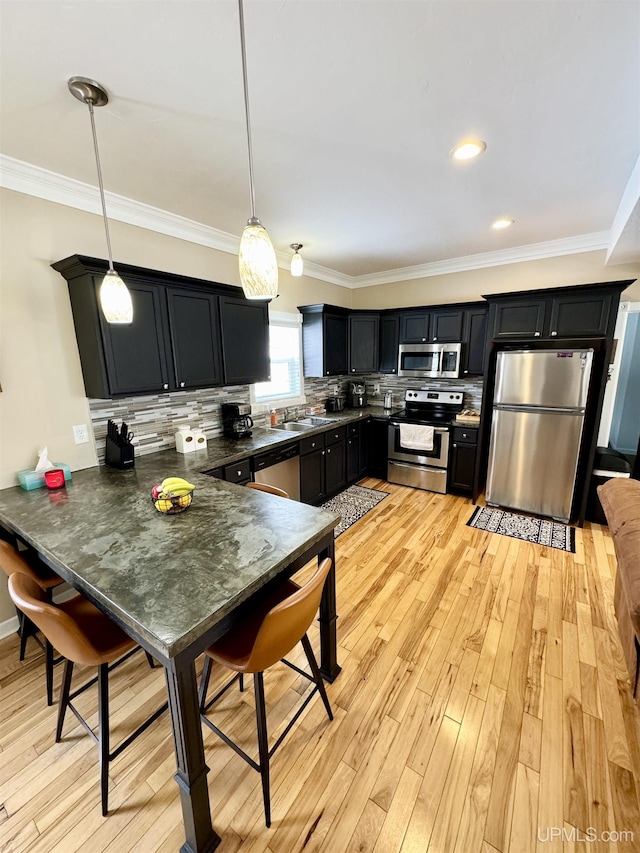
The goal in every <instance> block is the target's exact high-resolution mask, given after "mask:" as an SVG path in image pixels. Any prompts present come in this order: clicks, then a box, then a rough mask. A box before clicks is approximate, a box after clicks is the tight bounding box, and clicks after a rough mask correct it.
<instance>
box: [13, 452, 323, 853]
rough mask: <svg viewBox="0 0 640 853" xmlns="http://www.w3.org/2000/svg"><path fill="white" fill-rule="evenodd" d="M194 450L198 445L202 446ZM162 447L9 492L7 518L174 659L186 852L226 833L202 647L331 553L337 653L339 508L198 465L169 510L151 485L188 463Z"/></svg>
mask: <svg viewBox="0 0 640 853" xmlns="http://www.w3.org/2000/svg"><path fill="white" fill-rule="evenodd" d="M192 455H194V454H192ZM169 457H170V458H171V460H175V461H178V460H176V457H179V454H175V453H170V454H169V453H159V454H154V455H151V456H146V457H144V456H143V457H140V458H139V459H137V460H136V467H135V468H134V469H132V470H128V471H118V470H114V469H111V468H105V467H100V468H90V469H86V470H84V471H78V472H75V473H74V474H73V482H71V483H69V484H68V486H67V487H66V488H64V489H60V490H58V491H51V492H50V491H48V490H47V489H38V490H35V491H31V492H26V491H24V490H23V489H21V488H19V487H16V488H12V489H5V490H3V491H1V492H0V526H2V528H3V529H4V531H5V532H6V534H7V535H8V537H9V538H16V539H18V540H21V541H22V542H24V543H25V544H26V545H28V546H30V547H32V548H33V549H34V550H35V551H36V552H37V553H38V554H39V555H40V558H41V559H42V561H43V562H44V563H46V565H48V566H50V567H51V568H52V569H53V570H54V571H56V572H57V573H58V574H59V575H60V576H61V577H63V578H64V579H65V580H66V581H68V582H69V583H70V584H71V585H72V586H74V587H75V588H76V589H78V590H79V591H81V592H82V593H83V594H84V595H86V596H87V597H88V598H89V599H90V600H91V601H93V602H94V604H96V606H97V607H99V608H100V609H101V610H103V611H104V612H105V613H107V614H108V615H109V616H110V617H112V618H113V619H114V620H115V621H116V622H117V623H118V624H119V625H120V626H121V627H122V628H123V630H124V631H126V633H127V634H129V635H130V636H131V637H133V638H134V639H135V640H136V641H137V642H139V643H140V645H141V646H143V648H145V649H146V650H147V651H149V652H150V653H151V654H152V655H153V656H154V657H155V658H157V659H158V660H159V661H160V662H161V663H162V665H163V666H164V668H165V673H166V679H167V689H168V693H169V705H170V709H171V720H172V726H173V734H174V745H175V750H176V759H177V766H178V769H177V774H176V781H177V783H178V786H179V789H180V797H181V802H182V812H183V821H184V827H185V836H186V840H185V843H184V845H183V846H182V848H181V850H182V851H183V853H205V851H206V853H208V851H212V850H214V849H215V847H216V846H217V845H218V843H219V837H218V835H217V834H216V833H215V832H214V830H213V828H212V823H211V815H210V811H209V797H208V791H207V781H206V775H207V772H208V770H207V767H206V765H205V760H204V747H203V740H202V731H201V725H200V717H199V711H198V702H197V690H196V674H195V659H196V658H197V657H198V655H200V654H201V653H202V652H203V651H204V649H205V648H207V647H208V646H209V645H210V644H211V643H212V642H213V641H214V640H215V639H217V638H218V637H219V636H221V634H223V633H224V632H225V631H226V630H227V629H228V627H229V626H230V625H231V624H233V621H234V620H236V619H239V618H242V611H243V605H244V604H245V603H246V602H248V601H250V600H251V599H252V597H254V596H260V595H261V594H264V592H265V591H266V590H267V589H268V587H269V585H270V584H271V583H277V582H278V581H279V579H281V578H283V577H287V576H289V575H291V574H293V573H294V572H296V571H297V570H298V569H300V568H301V567H302V566H304V565H305V564H306V563H307V562H309V561H310V560H311V559H313V558H315V557H317V558H318V559H323V558H324V557H327V556H328V557H331V558H332V560H333V561H334V567H333V569H332V571H331V572H330V574H329V576H328V577H327V581H326V583H325V588H324V591H323V597H322V603H321V607H320V635H321V654H320V657H321V670H322V673H323V675H324V676H325V678H327V679H328V680H333V679H334V678H335V677H336V675H337V674H338V672H339V671H340V667H339V666H338V663H337V657H336V603H335V549H334V538H333V530H334V527H335V526H336V524H337V523H338V521H339V516H336V515H335V514H334V513H330V512H327V511H325V510H320V509H316V508H313V507H310V506H306V505H305V504H300V503H297V502H295V501H289V500H285V499H282V498H277V497H274V496H272V495H267V494H263V493H260V492H257V491H254V490H252V489H246V488H244V487H241V486H236V485H234V484H232V483H227V482H224V481H220V480H216V479H213V478H211V477H207V476H205V475H201V474H198V473H196V472H192V473H190V475H189V476H190V479H191V480H192V482H193V483H194V485H195V486H196V490H195V492H194V499H193V504H192V505H191V507H190V508H189V509H188V510H187V511H186V512H183V513H180V514H178V515H174V516H167V515H162V514H161V513H158V512H157V511H156V510H155V509H154V506H153V503H152V500H151V496H150V489H151V487H152V486H153V485H154V483H157V482H159V481H161V480H162V479H164V477H167V476H171V475H172V474H176V473H183V471H181V470H180V469H181V466H179V465H176V467H175V468H173V467H171V466H169V465H168V462H169Z"/></svg>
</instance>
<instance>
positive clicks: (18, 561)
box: [0, 541, 64, 705]
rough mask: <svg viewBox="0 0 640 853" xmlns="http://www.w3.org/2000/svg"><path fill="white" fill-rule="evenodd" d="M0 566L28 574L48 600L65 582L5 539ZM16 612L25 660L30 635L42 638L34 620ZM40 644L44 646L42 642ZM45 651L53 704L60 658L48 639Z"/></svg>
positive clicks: (49, 697)
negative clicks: (37, 633)
mask: <svg viewBox="0 0 640 853" xmlns="http://www.w3.org/2000/svg"><path fill="white" fill-rule="evenodd" d="M0 568H2V570H3V572H4V573H5V574H6V576H7V577H11V575H12V574H14V572H19V573H20V574H23V575H26V576H27V577H29V578H31V579H32V580H34V581H35V582H36V583H37V584H38V586H40V587H41V588H42V589H43V590H44V591H45V595H46V599H47V601H51V600H52V595H53V590H54V589H55V587H57V586H60V584H62V583H64V581H63V579H62V578H61V577H59V576H58V575H56V574H55V572H52V571H51V570H49V569H47V568H46V567H45V566H42V569H40V568H38V570H37V571H36V569H35V568H34V567H33V566H32V565H31V563H29V562H28V561H27V560H26V559H25V558H24V557H23V556H22V555H21V554H20V553H19V551H17V550H16V549H15V548H14V547H13V545H10V544H9V543H8V542H4V541H0ZM16 612H17V614H18V623H19V626H20V627H19V629H18V632H19V634H20V660H24V655H25V652H26V648H27V640H28V639H29V637H34V639H35V640H37V641H38V643H40V640H39V639H38V637H37V636H36V633H35V632H36V626H35V625H34V624H33V622H32V621H31V620H30V619H29V618H28V617H27V616H25V615H24V613H23V612H22V611H21V610H19V609H18V608H16ZM40 645H41V646H42V644H41V643H40ZM44 651H45V673H46V680H47V705H53V665H54V663H58V660H54V657H53V648H52V646H51V643H50V642H49V641H48V640H46V639H45V645H44Z"/></svg>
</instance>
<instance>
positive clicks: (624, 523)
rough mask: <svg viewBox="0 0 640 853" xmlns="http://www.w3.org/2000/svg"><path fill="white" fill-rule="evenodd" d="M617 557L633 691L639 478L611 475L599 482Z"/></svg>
mask: <svg viewBox="0 0 640 853" xmlns="http://www.w3.org/2000/svg"><path fill="white" fill-rule="evenodd" d="M598 496H599V498H600V503H601V504H602V508H603V509H604V514H605V516H606V518H607V522H608V524H609V531H610V532H611V536H612V537H613V544H614V547H615V550H616V558H617V561H618V573H617V575H616V586H615V595H614V601H613V603H614V608H615V612H616V617H617V619H618V629H619V631H620V639H621V641H622V648H623V650H624V656H625V660H626V662H627V667H628V669H629V673H630V675H631V682H632V684H633V695H634V696H635V698H636V702H638V701H639V700H640V696H638V669H639V667H640V480H630V479H624V478H614V479H612V480H608V481H607V482H606V483H604V484H603V485H602V486H598Z"/></svg>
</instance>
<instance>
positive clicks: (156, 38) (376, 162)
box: [0, 0, 640, 276]
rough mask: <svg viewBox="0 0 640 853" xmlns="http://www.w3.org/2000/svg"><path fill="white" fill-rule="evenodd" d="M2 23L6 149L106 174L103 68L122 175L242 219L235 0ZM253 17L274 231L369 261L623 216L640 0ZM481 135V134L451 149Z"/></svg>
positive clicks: (601, 228) (148, 1)
mask: <svg viewBox="0 0 640 853" xmlns="http://www.w3.org/2000/svg"><path fill="white" fill-rule="evenodd" d="M0 27H1V33H0V38H1V41H0V48H1V52H0V73H1V81H2V83H1V87H2V88H1V98H0V122H1V124H0V129H1V132H0V153H2V154H3V155H7V156H8V157H11V158H16V159H17V160H20V161H24V162H25V163H28V164H33V165H35V166H38V167H41V168H43V169H46V170H50V171H52V172H54V173H57V174H59V175H64V176H67V177H70V178H73V179H76V180H78V181H83V182H87V183H89V184H92V185H95V184H96V177H95V161H94V157H93V148H92V143H91V135H90V124H89V116H88V111H87V109H86V108H85V107H83V106H82V105H81V104H80V103H79V102H78V101H76V100H75V99H74V98H72V96H71V95H70V94H69V92H68V90H67V79H68V78H69V77H72V76H74V75H81V76H86V77H90V78H93V79H95V80H98V81H100V82H101V83H102V84H103V85H104V86H105V87H106V88H107V89H108V91H109V93H110V96H111V101H110V103H109V105H108V106H106V107H103V108H101V109H99V110H96V123H97V130H98V140H99V144H100V154H101V160H102V167H103V173H104V182H105V187H106V189H107V190H108V191H110V192H111V193H117V194H120V195H122V196H125V197H127V198H129V199H133V200H135V201H137V202H142V203H144V204H146V205H151V206H152V207H155V208H159V209H161V210H164V211H168V212H170V213H173V214H177V215H179V216H182V217H186V218H187V219H189V220H193V221H195V222H197V223H201V224H203V225H205V226H209V227H211V228H214V229H219V230H220V231H223V232H228V233H229V234H232V235H239V234H240V233H241V231H242V228H243V226H244V224H245V221H246V219H247V217H248V216H249V213H250V205H249V191H248V172H247V151H246V138H245V128H244V106H243V95H242V76H241V60H240V42H239V29H238V9H237V3H236V2H235V0H199V2H195V1H194V0H170V2H161V0H126V2H120V0H103V2H98V0H84V2H78V1H77V0H73V1H72V0H69V2H63V0H60V2H58V0H44V1H40V0H33V2H32V1H31V0H0ZM245 28H246V40H247V63H248V75H249V95H250V105H251V121H252V134H253V148H254V161H255V182H256V212H257V215H258V216H259V217H260V218H261V219H262V221H263V223H264V224H265V226H266V227H267V229H268V231H269V233H270V234H271V237H272V240H273V242H274V245H275V246H276V249H278V250H279V251H287V252H288V251H289V250H288V245H289V244H290V243H292V242H300V243H303V244H304V249H303V251H302V254H303V256H304V257H305V259H306V260H307V261H311V262H314V263H315V264H319V265H322V266H323V267H326V268H329V269H331V270H334V271H337V273H339V274H344V275H345V276H361V275H370V276H371V275H372V274H378V273H384V272H385V271H388V270H397V269H398V268H402V267H411V266H415V265H423V264H432V263H433V262H439V261H444V260H446V259H454V258H460V257H462V256H467V255H473V254H477V253H484V252H496V251H498V250H505V249H512V248H514V247H521V246H527V245H529V244H534V243H535V244H537V243H541V242H542V243H543V242H546V241H554V240H565V239H567V238H583V235H600V238H601V235H602V232H606V233H607V234H608V232H609V231H610V229H611V228H612V225H613V222H614V219H615V217H616V212H617V211H618V208H619V205H620V203H621V200H622V198H623V195H624V193H625V189H626V188H627V186H628V182H629V179H630V176H631V175H632V171H633V169H634V165H635V163H636V161H637V159H638V155H639V153H640V3H638V2H637V0H624V2H616V0H602V2H597V1H596V2H594V1H593V0H587V2H583V1H582V0H551V2H544V0H508V2H487V0H467V2H459V0H435V2H431V0H406V1H405V0H245ZM467 137H478V138H481V139H483V140H485V141H486V143H487V150H486V152H485V154H484V155H483V156H482V157H480V158H479V159H478V160H476V161H471V162H466V163H457V162H454V161H452V160H451V159H450V158H449V157H448V152H449V150H450V149H451V148H452V147H453V146H454V145H455V144H456V143H458V142H460V141H462V140H464V139H465V138H467ZM499 216H508V217H510V218H512V219H514V220H515V224H514V225H513V226H512V227H511V228H510V229H507V230H506V231H502V232H495V231H492V230H491V228H490V224H491V222H492V221H493V220H494V219H495V218H497V217H499ZM635 221H636V222H637V218H636V220H635ZM623 226H624V223H623ZM623 230H624V228H623ZM628 237H629V234H628V229H627V241H628ZM569 242H570V241H569ZM587 242H588V239H587ZM631 242H632V243H633V239H632V241H631ZM609 248H610V250H611V248H612V247H611V246H609ZM625 251H626V254H625V260H628V259H629V252H628V248H627V249H626V250H625ZM117 254H118V253H117V250H116V252H115V256H116V258H117ZM515 254H516V255H517V254H518V253H517V252H515ZM522 254H523V255H526V251H523V253H522ZM610 254H611V252H610ZM631 257H632V258H633V257H634V254H633V246H632V250H631ZM637 259H640V246H639V247H638V258H637Z"/></svg>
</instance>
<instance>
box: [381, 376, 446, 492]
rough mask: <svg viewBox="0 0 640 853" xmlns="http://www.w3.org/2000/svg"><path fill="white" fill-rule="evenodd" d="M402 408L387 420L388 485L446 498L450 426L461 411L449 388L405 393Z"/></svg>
mask: <svg viewBox="0 0 640 853" xmlns="http://www.w3.org/2000/svg"><path fill="white" fill-rule="evenodd" d="M404 400H405V408H404V409H402V410H401V411H400V412H396V413H395V414H393V415H391V416H390V418H389V434H388V454H387V479H388V480H389V482H390V483H398V484H399V485H401V486H412V487H413V488H416V489H426V490H427V491H430V492H440V493H441V494H446V491H447V467H448V465H449V433H450V430H451V422H452V420H453V418H454V417H455V415H456V414H457V413H458V412H460V411H461V410H462V392H461V391H457V390H455V389H453V388H442V389H428V388H425V389H421V390H419V391H405V394H404Z"/></svg>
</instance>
